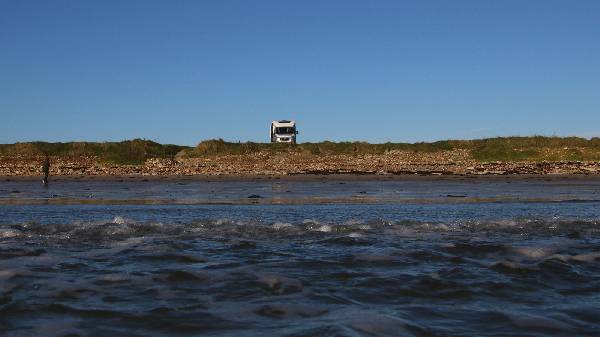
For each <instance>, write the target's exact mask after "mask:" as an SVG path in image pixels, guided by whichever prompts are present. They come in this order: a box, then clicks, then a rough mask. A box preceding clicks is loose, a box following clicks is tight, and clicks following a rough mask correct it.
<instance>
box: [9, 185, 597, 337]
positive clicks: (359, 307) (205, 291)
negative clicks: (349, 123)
mask: <svg viewBox="0 0 600 337" xmlns="http://www.w3.org/2000/svg"><path fill="white" fill-rule="evenodd" d="M599 193H600V180H598V179H596V178H594V179H592V178H589V179H586V178H578V179H570V178H553V179H546V178H531V179H525V178H523V179H521V178H519V179H516V178H506V179H504V178H502V179H501V178H497V179H466V178H465V179H458V178H457V179H442V178H440V179H433V178H431V179H406V180H404V179H393V180H390V181H387V180H385V179H377V180H368V179H366V180H360V179H358V180H357V179H343V178H340V179H317V178H315V179H308V180H303V179H291V180H286V179H261V180H240V181H232V180H214V181H207V180H199V179H183V178H181V179H166V180H156V179H155V180H149V181H143V180H140V179H127V178H124V179H121V180H118V179H112V180H85V179H84V180H76V179H68V180H60V179H59V180H53V181H51V183H50V185H49V186H48V187H44V186H42V184H41V183H40V182H39V181H37V180H36V181H33V180H8V181H2V182H0V335H1V336H199V335H203V336H204V335H206V336H265V335H266V336H597V335H598V332H599V331H600V194H599Z"/></svg>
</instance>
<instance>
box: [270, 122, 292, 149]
mask: <svg viewBox="0 0 600 337" xmlns="http://www.w3.org/2000/svg"><path fill="white" fill-rule="evenodd" d="M297 134H298V130H296V122H295V121H286V120H283V121H273V122H272V123H271V143H292V144H296V135H297Z"/></svg>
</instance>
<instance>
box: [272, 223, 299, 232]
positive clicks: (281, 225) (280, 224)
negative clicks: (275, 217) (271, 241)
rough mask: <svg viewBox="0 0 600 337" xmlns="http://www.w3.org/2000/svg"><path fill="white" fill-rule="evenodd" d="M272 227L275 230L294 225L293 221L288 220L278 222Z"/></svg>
mask: <svg viewBox="0 0 600 337" xmlns="http://www.w3.org/2000/svg"><path fill="white" fill-rule="evenodd" d="M271 227H272V228H273V229H275V230H286V229H288V228H292V227H294V225H292V224H291V223H288V222H276V223H274V224H273V225H271Z"/></svg>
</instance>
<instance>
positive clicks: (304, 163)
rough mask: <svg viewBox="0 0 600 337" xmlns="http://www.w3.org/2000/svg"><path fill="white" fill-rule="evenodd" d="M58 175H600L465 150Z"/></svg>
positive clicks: (94, 163) (574, 166) (591, 169)
mask: <svg viewBox="0 0 600 337" xmlns="http://www.w3.org/2000/svg"><path fill="white" fill-rule="evenodd" d="M50 161H51V170H50V174H51V175H60V176H124V175H134V176H136V175H137V176H194V175H202V176H275V175H277V176H281V175H284V176H285V175H316V174H319V175H323V174H352V175H411V174H412V175H524V174H527V175H547V174H562V175H568V174H598V173H600V162H598V161H542V162H478V161H475V160H473V159H471V158H470V157H469V153H468V151H467V150H451V151H437V152H431V153H422V152H421V153H416V152H411V151H390V152H388V153H385V154H358V155H348V154H344V155H326V154H321V155H312V154H304V153H277V154H272V153H255V154H247V155H223V156H205V157H197V158H178V157H176V158H152V159H148V160H146V162H145V163H144V164H142V165H116V164H110V163H103V162H101V161H100V160H98V158H96V157H51V158H50ZM42 162H43V157H39V156H38V157H35V156H34V157H22V156H5V157H0V176H7V177H32V176H39V175H40V173H41V165H42Z"/></svg>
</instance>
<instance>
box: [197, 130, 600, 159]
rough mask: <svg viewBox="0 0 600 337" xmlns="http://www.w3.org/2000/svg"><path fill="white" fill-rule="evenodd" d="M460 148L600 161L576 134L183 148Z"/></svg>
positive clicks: (476, 153)
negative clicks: (395, 141)
mask: <svg viewBox="0 0 600 337" xmlns="http://www.w3.org/2000/svg"><path fill="white" fill-rule="evenodd" d="M455 149H463V150H467V151H469V153H470V156H471V158H472V159H474V160H478V161H506V162H511V161H543V160H548V161H564V160H600V138H593V139H585V138H579V137H543V136H532V137H497V138H487V139H475V140H444V141H437V142H431V143H425V142H421V143H382V144H370V143H366V142H327V141H326V142H320V143H301V144H298V145H295V146H290V145H287V144H269V143H252V142H247V143H231V142H225V141H223V140H207V141H203V142H201V143H200V144H198V146H196V147H195V148H193V149H189V150H186V155H187V156H190V157H196V156H206V155H224V154H230V155H235V154H252V153H256V152H271V153H275V152H286V151H287V152H300V153H308V154H314V155H320V154H323V155H328V154H383V153H386V152H388V151H394V150H397V151H411V152H415V153H419V152H421V153H424V152H429V153H431V152H438V151H445V150H455Z"/></svg>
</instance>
